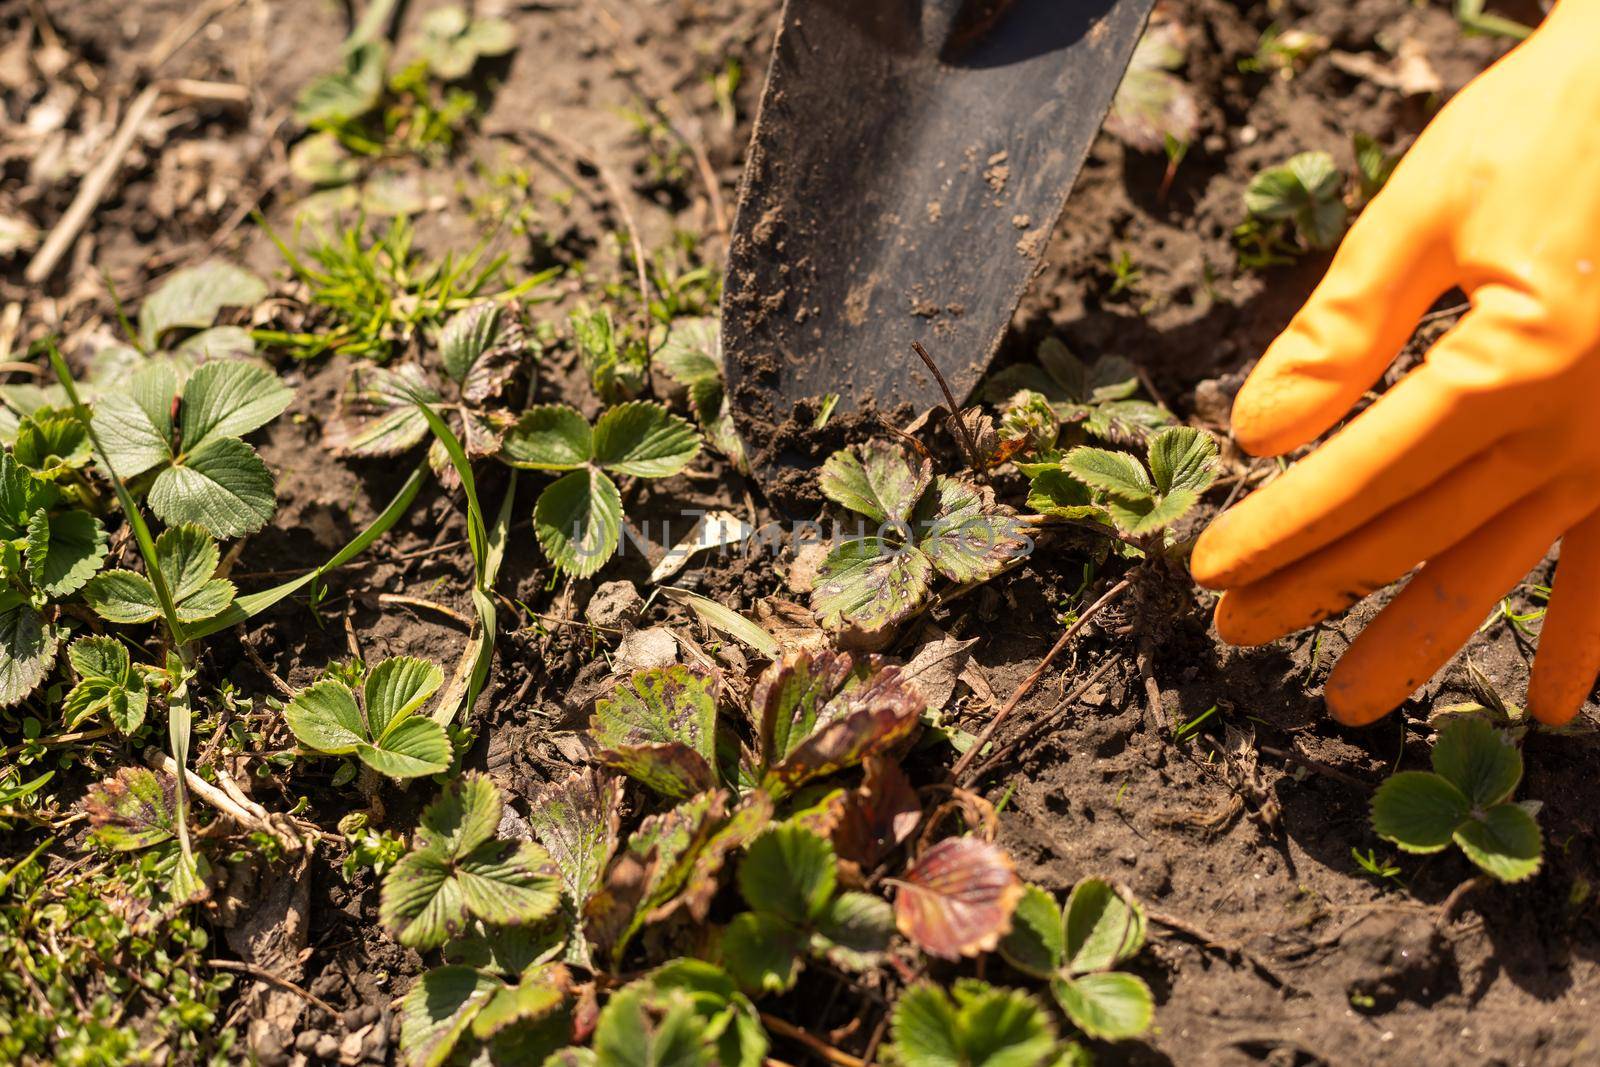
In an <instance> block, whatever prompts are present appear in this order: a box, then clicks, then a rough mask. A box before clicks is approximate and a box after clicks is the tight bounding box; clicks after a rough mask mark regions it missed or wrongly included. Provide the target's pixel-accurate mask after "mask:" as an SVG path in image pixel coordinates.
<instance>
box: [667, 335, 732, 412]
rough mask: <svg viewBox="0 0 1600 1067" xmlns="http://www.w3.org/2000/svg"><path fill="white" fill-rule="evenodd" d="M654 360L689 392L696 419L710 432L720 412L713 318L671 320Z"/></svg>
mask: <svg viewBox="0 0 1600 1067" xmlns="http://www.w3.org/2000/svg"><path fill="white" fill-rule="evenodd" d="M655 361H656V364H657V366H659V367H660V368H661V369H662V370H663V371H664V372H665V373H666V374H667V376H668V377H670V378H671V379H672V380H673V381H675V382H677V383H678V384H679V385H681V386H683V387H684V388H685V389H687V390H688V391H689V401H690V403H691V404H693V405H694V411H695V417H696V418H698V419H699V420H700V422H701V423H702V424H703V425H705V426H706V427H707V429H708V430H709V429H710V427H711V424H712V423H713V422H714V421H715V420H717V419H718V418H719V417H720V416H721V413H722V411H723V400H724V394H725V390H724V389H723V383H722V337H721V332H720V330H719V327H718V323H717V320H716V319H715V318H712V317H709V316H708V317H703V318H681V319H673V320H672V322H671V323H670V324H668V333H667V337H666V340H665V341H663V342H662V343H661V347H660V348H659V349H657V350H656V354H655Z"/></svg>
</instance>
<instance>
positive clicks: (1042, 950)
mask: <svg viewBox="0 0 1600 1067" xmlns="http://www.w3.org/2000/svg"><path fill="white" fill-rule="evenodd" d="M1000 954H1001V955H1002V956H1004V957H1005V958H1006V962H1007V963H1009V964H1011V966H1013V967H1015V968H1016V969H1017V970H1019V971H1022V972H1023V973H1025V974H1031V975H1033V976H1034V977H1035V978H1049V977H1051V976H1052V975H1054V974H1055V973H1056V972H1057V971H1059V970H1060V969H1061V967H1062V965H1063V964H1064V963H1065V962H1066V959H1067V939H1066V924H1065V920H1064V919H1063V917H1062V914H1061V909H1060V908H1059V907H1057V906H1056V900H1055V897H1053V896H1051V895H1050V894H1049V893H1047V892H1045V891H1044V890H1043V889H1040V888H1039V887H1038V886H1036V885H1032V884H1029V885H1027V886H1025V887H1024V888H1023V891H1022V896H1021V897H1020V898H1018V900H1017V910H1016V911H1015V912H1013V913H1012V916H1011V931H1010V932H1009V933H1007V934H1006V936H1005V937H1004V938H1002V939H1001V941H1000Z"/></svg>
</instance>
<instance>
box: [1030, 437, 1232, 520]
mask: <svg viewBox="0 0 1600 1067" xmlns="http://www.w3.org/2000/svg"><path fill="white" fill-rule="evenodd" d="M1217 474H1218V465H1217V444H1216V442H1215V441H1213V440H1212V439H1211V437H1210V436H1209V435H1208V434H1206V433H1204V432H1203V431H1201V430H1196V429H1193V428H1192V427H1188V426H1173V427H1169V428H1167V429H1165V430H1162V431H1161V432H1160V433H1158V434H1156V435H1155V436H1154V437H1152V438H1151V439H1150V443H1149V446H1148V447H1147V448H1146V450H1145V460H1144V462H1143V463H1141V462H1140V461H1139V460H1138V459H1136V458H1135V457H1134V456H1132V455H1130V454H1128V453H1126V452H1112V451H1109V450H1107V449H1103V448H1091V447H1088V446H1080V447H1078V448H1075V449H1073V450H1072V451H1071V452H1068V453H1067V454H1066V455H1065V456H1064V457H1062V459H1061V461H1060V465H1059V466H1058V467H1049V466H1044V465H1041V466H1040V467H1039V468H1037V469H1036V470H1035V473H1034V475H1033V483H1032V487H1031V489H1030V491H1029V494H1028V506H1029V507H1031V508H1033V509H1034V510H1035V511H1037V512H1038V513H1039V514H1041V515H1044V516H1046V517H1048V518H1060V519H1067V520H1083V519H1090V520H1094V521H1099V522H1104V523H1105V524H1107V525H1115V526H1116V528H1117V529H1119V530H1122V531H1123V532H1124V533H1126V534H1129V535H1132V536H1134V537H1137V538H1140V539H1144V540H1149V539H1152V538H1155V537H1156V535H1158V534H1161V533H1162V531H1164V530H1165V529H1166V528H1167V527H1169V526H1171V525H1172V524H1173V523H1175V522H1177V521H1178V520H1179V519H1181V518H1183V517H1184V516H1185V515H1187V514H1188V513H1189V512H1190V511H1192V510H1193V509H1194V507H1195V505H1196V504H1198V503H1199V502H1200V494H1201V493H1203V492H1205V491H1206V490H1207V489H1208V488H1210V487H1211V484H1212V483H1213V482H1215V481H1216V480H1217Z"/></svg>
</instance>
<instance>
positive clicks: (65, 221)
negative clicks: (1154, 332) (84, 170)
mask: <svg viewBox="0 0 1600 1067" xmlns="http://www.w3.org/2000/svg"><path fill="white" fill-rule="evenodd" d="M160 98H161V87H160V86H159V85H151V86H148V87H146V89H145V90H144V92H142V93H140V94H139V95H138V96H137V97H135V98H134V101H133V103H132V104H130V105H129V107H128V111H127V113H126V114H125V115H123V116H122V124H121V125H120V126H118V127H117V132H116V134H115V135H113V136H112V138H111V143H110V145H108V146H107V147H106V154H105V155H103V156H101V157H100V162H98V163H96V164H95V166H94V169H93V170H91V171H90V172H89V174H88V176H87V177H85V178H84V179H83V184H82V185H80V186H78V193H77V195H76V196H74V197H73V198H72V203H71V204H69V205H67V210H66V211H65V212H63V213H62V215H61V218H59V219H57V220H56V224H55V226H54V227H53V228H52V229H51V230H50V236H48V237H46V238H45V241H44V244H43V245H41V246H40V247H39V251H38V252H36V253H34V256H33V259H31V260H30V261H29V262H28V269H27V270H25V271H23V272H22V276H23V278H24V279H25V280H26V281H27V282H28V283H29V284H31V285H38V284H39V283H40V282H42V281H44V280H45V279H46V278H48V277H50V275H51V274H52V273H54V271H55V269H56V266H57V265H58V264H59V263H60V262H61V257H62V256H64V255H66V254H67V252H68V251H69V250H70V249H71V248H72V245H73V242H75V241H76V240H77V239H78V234H80V233H81V232H83V227H84V226H85V225H86V224H87V223H88V222H89V217H90V216H91V215H93V214H94V212H95V209H96V208H98V207H99V206H100V201H101V199H103V198H104V197H105V195H106V189H107V187H108V186H110V184H111V180H112V179H113V178H115V177H116V176H117V171H118V170H120V169H122V159H123V157H124V156H126V155H127V154H128V149H130V148H132V147H133V139H134V138H135V137H136V136H138V133H139V127H140V126H142V125H143V124H144V121H145V120H146V119H148V118H149V117H150V113H151V112H152V111H154V110H155V106H156V101H158V100H159V99H160Z"/></svg>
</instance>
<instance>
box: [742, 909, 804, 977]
mask: <svg viewBox="0 0 1600 1067" xmlns="http://www.w3.org/2000/svg"><path fill="white" fill-rule="evenodd" d="M805 947H806V939H805V935H803V934H802V933H801V932H800V931H799V930H797V929H795V928H794V927H793V926H791V925H789V924H788V923H786V922H784V921H783V920H782V919H780V918H778V917H777V916H776V915H769V914H766V913H764V912H755V911H747V912H743V913H741V914H739V915H735V916H734V917H733V921H732V922H730V923H729V924H728V926H727V928H726V929H725V930H723V931H722V965H723V966H724V967H726V968H727V969H728V974H730V975H732V976H733V979H734V981H736V982H738V983H739V986H740V988H742V989H744V990H745V991H746V992H748V993H750V994H751V995H753V996H761V995H762V994H765V993H786V992H788V991H789V990H790V989H792V988H794V983H795V980H796V979H797V978H799V977H800V957H801V954H802V953H803V952H804V951H805Z"/></svg>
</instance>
